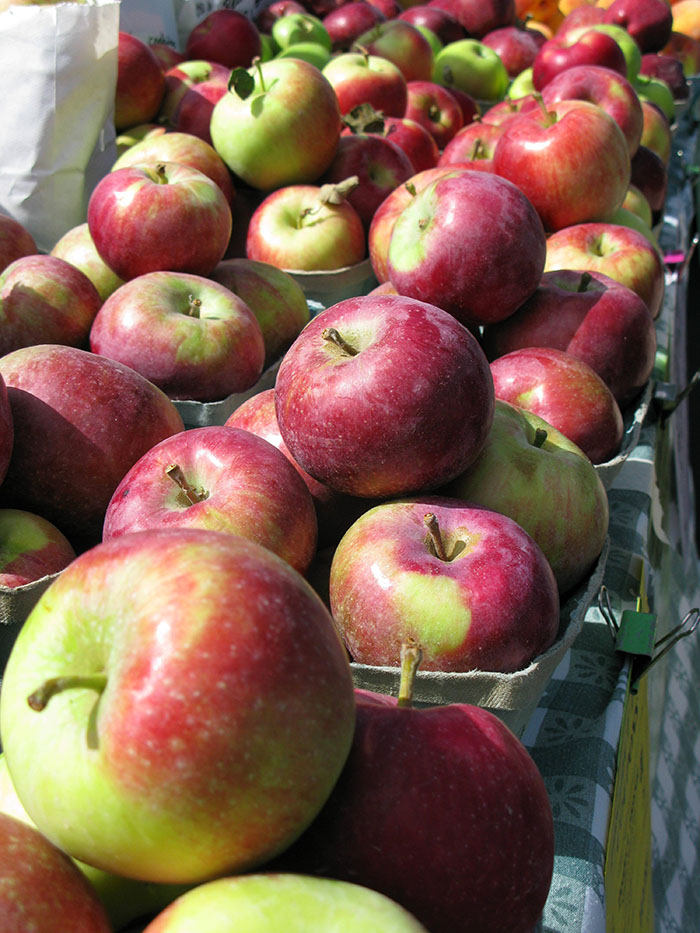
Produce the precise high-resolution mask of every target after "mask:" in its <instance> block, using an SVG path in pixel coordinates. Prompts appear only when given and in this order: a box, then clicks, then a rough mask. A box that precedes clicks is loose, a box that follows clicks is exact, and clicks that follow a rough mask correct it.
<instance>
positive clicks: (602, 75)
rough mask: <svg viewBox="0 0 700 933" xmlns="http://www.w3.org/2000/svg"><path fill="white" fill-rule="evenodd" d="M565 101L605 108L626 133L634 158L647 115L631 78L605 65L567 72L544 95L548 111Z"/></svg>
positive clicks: (554, 80)
mask: <svg viewBox="0 0 700 933" xmlns="http://www.w3.org/2000/svg"><path fill="white" fill-rule="evenodd" d="M562 100H585V101H589V102H590V103H592V104H597V105H598V106H599V107H602V109H603V110H605V112H606V113H608V114H610V116H611V117H612V118H613V120H614V121H615V122H616V123H617V125H618V126H619V127H620V129H621V130H622V133H623V135H624V137H625V139H626V140H627V148H628V149H629V154H630V156H633V155H634V153H635V152H636V151H637V146H638V145H639V143H640V140H641V136H642V130H643V128H644V113H643V111H642V103H641V101H640V100H639V97H638V96H637V92H636V91H635V89H634V87H633V86H632V85H631V84H630V82H629V81H628V80H627V78H624V77H623V76H622V75H621V74H618V73H617V72H616V71H612V69H610V68H603V67H602V66H601V65H577V66H574V67H572V68H567V69H566V71H562V72H561V73H560V74H558V75H557V76H556V77H554V78H552V80H551V81H550V82H549V83H548V84H547V86H546V87H545V89H544V90H543V91H542V101H543V103H544V105H545V107H546V108H547V109H549V108H550V107H551V106H552V105H553V104H556V103H559V101H562Z"/></svg>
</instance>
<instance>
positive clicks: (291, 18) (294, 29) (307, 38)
mask: <svg viewBox="0 0 700 933" xmlns="http://www.w3.org/2000/svg"><path fill="white" fill-rule="evenodd" d="M272 38H273V39H274V40H275V42H276V43H277V45H278V46H279V47H280V49H286V48H288V47H289V46H290V45H296V44H297V43H299V42H315V43H317V44H318V45H322V46H323V47H324V48H325V49H326V50H327V51H328V52H329V54H330V51H331V47H332V43H331V37H330V36H329V35H328V30H327V29H326V27H325V26H324V25H323V23H322V22H321V20H320V19H319V18H318V16H314V15H313V14H312V13H287V14H285V15H284V16H280V17H279V18H278V19H276V20H275V21H274V23H273V24H272Z"/></svg>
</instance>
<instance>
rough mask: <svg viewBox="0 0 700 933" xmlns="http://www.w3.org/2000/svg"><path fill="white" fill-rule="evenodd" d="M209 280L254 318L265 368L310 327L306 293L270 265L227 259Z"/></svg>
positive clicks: (290, 278) (243, 259)
mask: <svg viewBox="0 0 700 933" xmlns="http://www.w3.org/2000/svg"><path fill="white" fill-rule="evenodd" d="M210 278H211V279H213V280H214V281H215V282H218V283H219V284H220V285H223V286H224V288H228V289H229V291H232V292H233V293H234V295H238V297H239V298H241V299H242V300H243V301H244V302H245V303H246V304H247V305H248V307H249V308H250V310H251V311H252V312H253V314H254V315H255V317H256V319H257V322H258V324H259V325H260V329H261V331H262V335H263V343H264V345H265V368H267V367H268V366H271V365H272V364H273V363H274V362H275V361H276V360H278V359H279V358H280V357H281V356H282V354H283V353H284V352H285V351H286V350H287V348H288V347H289V345H290V344H291V343H292V341H293V340H295V338H296V337H297V336H298V334H299V333H300V331H301V330H302V329H303V328H304V327H305V326H306V325H307V324H308V323H309V317H310V312H309V305H308V303H307V301H306V297H305V295H304V292H303V289H302V288H301V286H300V285H299V284H298V283H297V282H296V281H295V280H294V279H293V278H292V276H291V275H288V274H287V273H286V272H284V271H283V270H282V269H278V268H277V267H276V266H273V265H272V264H271V263H269V262H259V261H258V260H256V259H247V258H244V257H237V258H232V259H224V260H222V261H221V262H220V263H219V264H218V266H216V268H215V269H214V271H213V272H212V273H211V275H210Z"/></svg>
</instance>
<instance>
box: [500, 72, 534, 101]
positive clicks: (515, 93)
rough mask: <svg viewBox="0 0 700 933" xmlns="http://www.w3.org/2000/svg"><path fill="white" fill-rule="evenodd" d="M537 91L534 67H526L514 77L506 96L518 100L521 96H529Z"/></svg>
mask: <svg viewBox="0 0 700 933" xmlns="http://www.w3.org/2000/svg"><path fill="white" fill-rule="evenodd" d="M536 93H538V92H537V91H536V90H535V83H534V81H533V77H532V68H526V69H525V70H524V71H521V72H520V74H519V75H517V77H515V78H513V80H512V81H511V82H510V84H509V86H508V89H507V91H506V94H505V96H506V97H509V98H511V100H518V99H519V98H521V97H529V96H530V95H531V94H536Z"/></svg>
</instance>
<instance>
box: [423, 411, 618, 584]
mask: <svg viewBox="0 0 700 933" xmlns="http://www.w3.org/2000/svg"><path fill="white" fill-rule="evenodd" d="M441 494H443V495H445V496H448V497H452V498H456V499H461V500H464V501H465V502H467V503H470V504H472V505H480V506H483V507H484V508H487V509H493V510H494V511H496V512H501V513H503V515H507V516H508V517H509V518H512V519H513V520H514V521H515V522H517V523H518V525H520V527H521V528H523V529H524V530H525V531H526V532H527V533H528V534H529V535H530V536H531V537H532V538H533V540H534V541H535V542H536V544H537V545H538V546H539V547H540V548H541V550H542V552H543V553H544V555H545V557H546V558H547V561H548V562H549V565H550V567H551V568H552V572H553V573H554V578H555V579H556V581H557V587H558V589H559V592H560V594H561V595H562V596H563V595H564V594H565V593H568V592H570V591H571V590H572V589H573V588H574V587H575V586H577V585H578V584H579V583H581V582H582V581H583V580H584V579H585V577H586V576H587V575H588V574H589V573H590V571H591V568H592V567H593V566H594V564H595V562H596V560H597V559H598V557H599V555H600V552H601V551H602V549H603V546H604V544H605V539H606V537H607V533H608V526H609V508H608V497H607V493H606V491H605V487H604V486H603V483H602V481H601V478H600V476H599V475H598V472H597V471H596V468H595V466H594V465H593V464H592V463H591V461H590V460H589V458H588V457H587V456H586V454H584V453H583V451H582V450H581V449H580V448H579V447H577V446H576V445H575V444H574V443H572V442H571V441H570V440H569V439H568V438H567V437H565V436H564V435H563V434H562V433H561V431H558V430H557V429H556V428H554V427H552V425H551V424H548V423H547V422H546V421H544V420H543V419H542V418H540V417H538V416H537V415H535V414H533V413H532V412H530V411H526V410H525V409H523V408H519V407H517V406H516V405H511V404H510V403H509V402H506V401H503V400H502V399H496V408H495V412H494V419H493V425H492V427H491V431H490V433H489V436H488V439H487V441H486V444H485V445H484V447H483V449H482V451H481V453H480V454H479V456H478V457H477V458H476V460H475V461H474V463H472V465H471V466H470V467H467V469H466V470H465V471H464V473H462V474H461V475H460V476H458V477H457V478H456V479H454V480H453V481H452V482H451V483H449V484H448V485H447V486H445V487H443V489H442V490H441Z"/></svg>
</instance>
